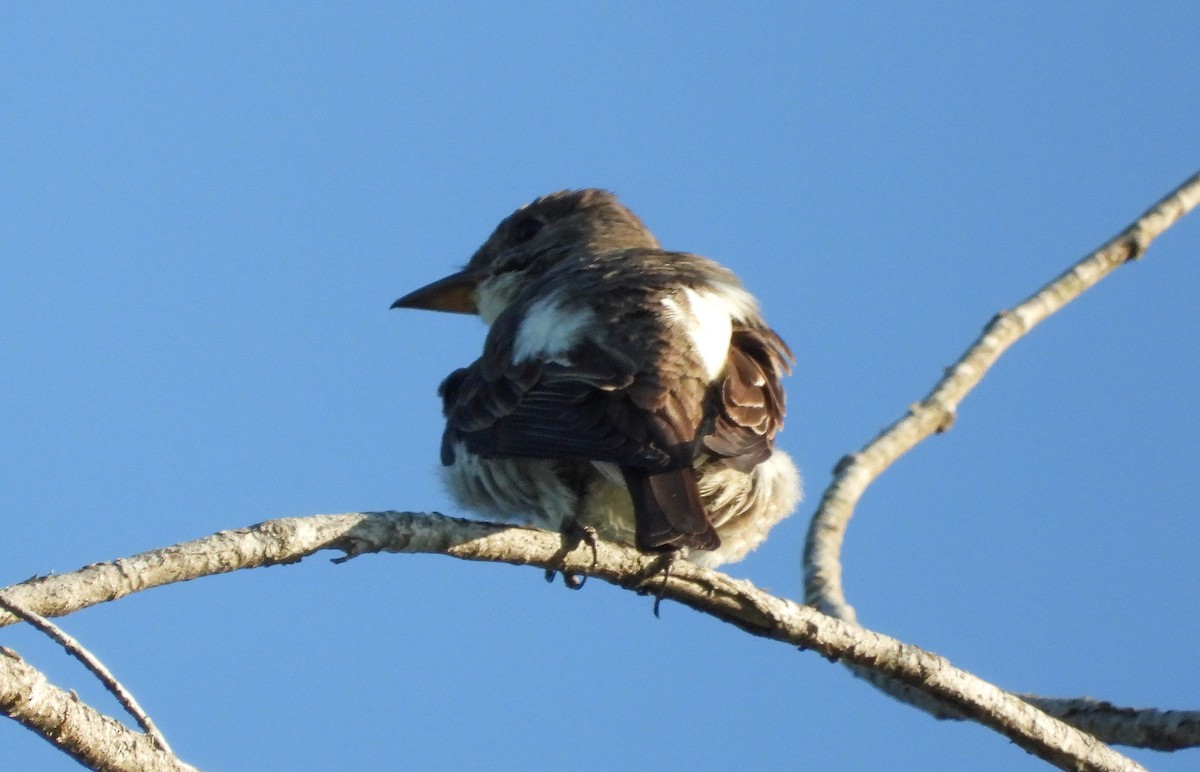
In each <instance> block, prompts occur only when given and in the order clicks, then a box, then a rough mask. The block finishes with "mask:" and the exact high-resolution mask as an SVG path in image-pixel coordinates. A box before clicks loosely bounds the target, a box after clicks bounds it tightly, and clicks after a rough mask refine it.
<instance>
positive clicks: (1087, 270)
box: [804, 174, 1200, 744]
mask: <svg viewBox="0 0 1200 772" xmlns="http://www.w3.org/2000/svg"><path fill="white" fill-rule="evenodd" d="M1198 203H1200V174H1196V175H1194V176H1192V177H1191V178H1190V179H1188V180H1187V181H1186V182H1184V183H1183V184H1182V185H1180V186H1179V187H1178V188H1176V189H1175V190H1174V191H1173V192H1172V193H1170V194H1169V195H1168V196H1166V197H1165V198H1163V199H1162V200H1161V201H1159V202H1158V203H1157V204H1155V205H1154V206H1153V207H1151V208H1150V209H1149V210H1148V211H1147V212H1146V213H1145V214H1143V215H1142V216H1141V217H1140V218H1138V220H1137V221H1136V222H1134V223H1133V224H1132V225H1130V226H1129V227H1128V228H1126V229H1125V230H1124V231H1123V232H1121V233H1120V234H1119V235H1118V236H1116V237H1115V238H1113V239H1112V240H1110V241H1109V242H1108V243H1106V244H1105V245H1104V246H1102V247H1100V248H1099V249H1097V250H1096V251H1095V252H1093V253H1091V254H1090V255H1088V256H1087V257H1085V258H1083V259H1082V260H1080V261H1079V262H1077V263H1076V264H1075V265H1073V266H1071V267H1070V268H1069V269H1067V270H1066V271H1065V272H1064V273H1063V274H1062V275H1060V276H1058V277H1057V278H1056V279H1054V281H1052V282H1050V283H1049V284H1047V285H1046V286H1045V287H1043V288H1042V289H1040V290H1038V291H1037V292H1036V293H1035V294H1034V295H1032V296H1031V297H1029V298H1027V299H1026V300H1025V301H1024V302H1022V303H1021V304H1020V305H1018V306H1016V307H1015V308H1012V309H1010V310H1008V311H1004V312H1001V313H999V314H997V315H996V316H995V318H993V319H992V321H991V322H990V323H989V324H988V325H987V327H985V328H984V330H983V334H982V335H981V336H980V337H979V338H978V339H977V340H976V341H975V343H974V344H973V345H972V346H971V347H970V348H969V349H968V350H967V352H966V353H965V354H963V355H962V357H961V358H960V359H959V360H958V361H957V362H955V363H954V364H953V365H952V366H951V367H949V368H948V369H947V370H946V373H945V376H944V377H943V378H942V379H941V380H940V381H939V382H938V383H937V385H936V386H934V388H933V390H932V391H931V392H929V394H928V395H927V396H926V397H925V398H924V399H923V400H921V402H919V403H918V404H916V405H913V406H911V407H910V408H909V409H908V413H907V414H906V415H905V416H904V417H902V418H900V419H899V420H898V421H896V422H895V423H893V424H892V425H891V426H889V427H888V428H887V429H885V430H884V431H883V432H882V433H881V434H879V436H877V437H876V438H875V439H873V440H871V442H870V443H868V444H867V445H866V447H864V448H863V449H862V450H860V451H859V452H858V453H854V454H852V455H849V456H846V457H845V458H843V459H842V460H841V461H840V462H839V463H838V465H837V467H836V468H835V469H834V478H833V481H832V482H831V483H830V484H829V487H828V488H826V490H825V493H824V495H823V496H822V498H821V503H820V506H818V507H817V511H816V513H815V514H814V515H813V519H812V522H811V523H810V525H809V530H808V537H807V539H806V543H805V548H804V587H805V599H806V600H807V602H808V603H810V604H812V605H814V606H816V607H817V608H819V609H821V610H822V611H824V612H825V613H827V614H830V615H832V616H835V617H837V618H839V619H843V620H846V621H850V622H853V621H856V619H857V617H856V615H855V613H854V608H853V607H852V606H851V605H850V604H849V603H848V602H847V601H846V596H845V591H844V590H843V587H842V564H841V549H842V543H843V541H844V539H845V534H846V528H847V526H848V525H849V523H850V518H851V517H852V516H853V514H854V508H855V506H856V505H857V504H858V500H859V499H860V498H861V497H862V495H863V493H864V492H865V491H866V489H867V486H869V485H870V484H871V483H872V482H873V481H874V480H875V479H876V478H877V477H878V476H879V475H881V474H882V473H883V471H884V470H885V469H887V468H888V467H889V466H891V464H892V462H894V461H895V460H896V459H898V458H899V457H900V456H901V455H903V454H904V453H906V452H908V451H909V450H910V449H912V448H913V447H914V446H915V445H916V444H917V443H919V442H921V441H922V440H924V439H925V438H927V437H929V436H930V435H931V434H935V433H939V432H943V431H945V430H947V429H949V428H950V425H951V424H952V423H953V422H954V417H955V413H956V411H957V410H958V405H959V403H961V402H962V400H963V399H964V398H965V397H966V396H967V394H968V393H970V391H971V390H972V389H973V388H975V386H976V385H977V384H978V383H979V381H980V380H981V379H982V378H983V376H984V374H986V373H987V371H988V370H989V369H990V368H991V366H992V365H993V364H995V362H996V361H997V360H998V359H999V358H1000V355H1001V354H1003V353H1004V352H1005V351H1006V350H1007V349H1008V347H1009V346H1011V345H1012V344H1013V343H1015V342H1016V341H1018V340H1019V339H1020V338H1022V337H1023V336H1024V335H1025V334H1027V333H1028V332H1029V331H1030V330H1032V329H1033V328H1034V327H1035V326H1037V324H1039V323H1040V322H1041V321H1042V320H1044V319H1046V318H1047V317H1048V316H1050V315H1051V314H1053V313H1055V312H1056V311H1058V310H1059V309H1061V308H1063V307H1064V306H1065V305H1066V304H1067V303H1069V302H1071V301H1072V300H1074V299H1075V298H1077V297H1079V295H1081V294H1082V293H1083V292H1084V291H1086V290H1087V289H1089V288H1090V287H1092V286H1094V285H1095V284H1096V283H1098V282H1099V281H1100V280H1101V279H1103V278H1104V277H1105V276H1107V275H1108V274H1110V273H1112V272H1113V271H1114V270H1116V269H1117V268H1118V267H1119V266H1121V265H1123V264H1124V263H1126V262H1128V261H1129V260H1133V259H1137V258H1139V257H1141V256H1142V254H1143V253H1144V252H1145V250H1146V248H1147V247H1148V246H1149V245H1150V242H1151V241H1153V240H1154V239H1155V238H1157V237H1158V236H1159V235H1160V234H1162V233H1163V232H1164V231H1165V230H1166V229H1167V228H1169V227H1171V225H1173V224H1174V223H1175V222H1176V221H1178V220H1179V218H1181V217H1183V215H1185V214H1187V213H1188V212H1189V211H1191V210H1192V209H1193V208H1195V207H1196V205H1197V204H1198ZM852 669H853V668H852ZM855 672H856V673H857V674H858V675H860V676H862V677H864V678H866V679H867V680H869V681H871V682H872V683H873V684H875V685H876V686H878V687H879V688H881V689H883V690H884V691H886V692H888V693H889V694H891V695H892V696H894V697H897V698H898V699H901V700H904V701H906V702H910V703H911V704H913V705H916V706H917V707H920V708H922V709H923V710H926V711H928V712H930V713H932V714H934V715H936V716H939V717H942V718H961V717H962V716H961V715H959V714H958V713H957V712H956V711H955V709H954V708H953V707H952V706H949V705H946V704H944V703H939V702H937V701H932V702H931V701H930V700H929V699H928V698H927V696H925V695H922V694H920V693H916V692H914V691H913V690H912V689H909V688H907V687H906V686H905V685H903V684H896V683H890V682H888V680H887V679H886V678H884V677H882V676H880V674H879V673H878V672H874V671H860V670H855ZM1044 704H1045V705H1046V706H1047V707H1048V708H1053V709H1054V710H1055V714H1056V715H1058V716H1060V717H1062V718H1064V719H1066V720H1068V721H1071V723H1075V721H1074V719H1075V718H1078V717H1080V716H1084V715H1092V711H1091V710H1090V708H1091V707H1092V706H1094V704H1095V703H1094V702H1091V703H1089V702H1087V701H1064V700H1046V701H1044ZM1060 711H1061V712H1060ZM1118 715H1124V716H1127V717H1128V720H1127V723H1128V722H1129V721H1131V722H1132V723H1133V724H1137V723H1139V722H1141V721H1142V720H1143V719H1142V718H1140V717H1139V714H1138V713H1137V712H1136V711H1130V710H1127V709H1123V708H1122V709H1116V712H1115V713H1113V714H1111V715H1110V718H1114V717H1115V716H1118ZM1175 715H1185V716H1189V718H1188V722H1190V723H1195V722H1196V720H1197V716H1198V715H1200V714H1197V713H1188V714H1180V713H1178V712H1176V713H1175ZM1145 720H1146V721H1152V720H1153V719H1152V717H1147V718H1146V719H1145ZM1108 725H1111V721H1109V722H1104V723H1103V724H1101V723H1094V724H1089V726H1090V727H1091V728H1092V729H1094V730H1095V731H1101V730H1102V729H1103V727H1104V726H1108ZM1100 736H1101V737H1102V738H1103V739H1106V740H1108V741H1110V742H1125V740H1124V739H1120V738H1126V737H1134V736H1137V732H1136V731H1134V730H1133V729H1132V727H1131V728H1130V729H1129V731H1127V732H1121V731H1112V732H1108V731H1104V732H1103V733H1102V734H1101V735H1100ZM1187 744H1193V743H1192V742H1189V743H1187Z"/></svg>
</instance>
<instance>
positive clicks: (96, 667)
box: [0, 593, 174, 755]
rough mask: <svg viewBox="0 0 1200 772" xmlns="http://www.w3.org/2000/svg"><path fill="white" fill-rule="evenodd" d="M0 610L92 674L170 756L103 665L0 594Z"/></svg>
mask: <svg viewBox="0 0 1200 772" xmlns="http://www.w3.org/2000/svg"><path fill="white" fill-rule="evenodd" d="M0 608H4V609H5V610H6V611H8V612H9V613H11V614H16V615H17V616H19V617H20V618H21V619H23V620H25V621H26V622H28V623H29V624H31V625H33V626H34V627H36V628H37V629H38V630H41V631H42V632H43V633H45V634H46V635H48V636H50V638H52V639H53V640H54V641H56V642H57V643H58V644H59V645H60V646H62V647H63V648H64V649H66V651H67V653H68V654H70V655H71V656H73V657H75V659H77V660H79V661H80V662H82V663H83V666H84V667H86V668H87V669H88V670H90V671H92V674H93V675H95V676H96V678H98V679H100V683H102V684H104V688H106V689H108V690H109V691H110V692H112V694H113V696H114V697H116V698H117V702H119V703H121V705H122V706H123V707H124V708H125V710H127V711H129V715H131V716H133V717H134V719H135V720H136V721H137V722H138V725H140V726H141V727H142V730H143V731H144V732H145V733H146V734H148V735H150V738H151V739H153V740H154V743H155V745H157V746H158V747H159V749H161V750H162V751H164V752H166V753H170V754H172V755H174V751H172V750H171V746H170V745H169V744H168V743H167V738H165V737H163V735H162V732H160V731H158V727H156V726H155V725H154V722H153V721H152V720H151V719H150V716H149V715H147V714H146V711H144V710H142V706H141V705H139V704H138V701H137V700H136V699H135V698H134V696H133V695H132V694H130V693H129V690H128V689H126V688H125V687H124V686H123V685H121V682H120V681H118V680H117V679H116V677H115V676H114V675H113V674H112V673H111V672H109V669H108V668H107V667H105V666H104V663H103V662H101V661H100V660H99V659H98V658H97V657H96V656H95V655H94V654H92V653H91V652H90V651H88V650H87V648H85V647H84V645H83V644H81V643H80V642H79V641H77V640H75V638H73V637H72V636H71V635H69V634H68V633H67V632H66V631H65V630H63V629H62V628H60V627H59V626H58V625H56V624H54V623H53V622H51V621H50V620H49V619H46V618H45V617H43V616H41V615H39V614H36V613H34V612H33V611H30V610H29V609H27V608H24V607H22V606H21V604H19V603H16V602H14V601H13V600H11V599H10V598H7V597H5V596H4V594H3V593H0Z"/></svg>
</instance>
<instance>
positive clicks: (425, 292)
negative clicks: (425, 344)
mask: <svg viewBox="0 0 1200 772" xmlns="http://www.w3.org/2000/svg"><path fill="white" fill-rule="evenodd" d="M485 275H486V273H485V272H483V271H478V270H463V271H459V272H458V273H452V274H450V275H449V276H447V277H446V278H444V279H438V280H437V281H435V282H433V283H432V284H426V285H425V286H424V287H422V288H421V289H419V290H414V291H413V292H410V293H408V294H407V295H405V296H404V297H402V298H400V299H399V300H397V301H396V302H395V303H392V308H423V309H425V310H428V311H449V312H451V313H455V314H477V313H479V306H478V305H477V304H476V303H475V288H476V287H477V286H479V282H481V281H483V278H484V276H485Z"/></svg>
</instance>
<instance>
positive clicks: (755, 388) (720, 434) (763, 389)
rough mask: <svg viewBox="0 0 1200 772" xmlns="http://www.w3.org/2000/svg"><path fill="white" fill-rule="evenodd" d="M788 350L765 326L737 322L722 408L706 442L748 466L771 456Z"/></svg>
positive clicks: (734, 461) (711, 448) (781, 407)
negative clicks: (745, 325) (749, 325)
mask: <svg viewBox="0 0 1200 772" xmlns="http://www.w3.org/2000/svg"><path fill="white" fill-rule="evenodd" d="M792 359H793V358H792V352H791V350H790V349H788V347H787V344H786V343H784V342H783V339H781V338H780V337H779V336H778V335H776V334H775V332H774V331H773V330H771V329H770V328H768V327H761V326H760V327H744V326H740V325H739V326H736V327H734V330H733V337H732V339H731V342H730V347H729V366H728V367H727V368H726V373H725V380H724V381H723V382H722V384H721V400H720V407H719V409H718V411H717V415H716V420H715V422H714V423H713V428H712V431H711V432H710V433H709V434H707V435H706V436H705V437H704V447H705V448H706V449H707V450H709V451H711V452H712V453H714V454H716V455H718V456H721V457H723V458H725V459H727V460H728V461H727V463H729V464H730V465H731V466H733V467H735V468H737V469H740V470H742V471H749V470H751V469H753V468H754V467H755V466H756V465H757V464H759V463H762V462H763V461H765V460H766V459H768V458H770V456H771V448H772V446H773V444H774V441H775V433H776V432H777V431H779V429H780V428H781V427H782V426H783V416H784V413H785V412H786V407H787V406H786V404H785V399H784V394H783V385H782V383H781V380H782V378H783V376H784V375H785V374H787V373H789V372H791V362H792Z"/></svg>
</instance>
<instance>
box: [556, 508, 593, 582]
mask: <svg viewBox="0 0 1200 772" xmlns="http://www.w3.org/2000/svg"><path fill="white" fill-rule="evenodd" d="M562 533H563V536H564V537H566V538H567V539H568V540H569V541H568V543H567V544H565V545H564V552H563V557H564V559H565V557H566V554H567V553H569V552H572V551H574V550H575V548H576V547H578V546H579V545H580V544H585V543H586V544H587V545H588V546H589V547H591V548H592V563H593V565H594V564H595V562H596V561H597V560H598V559H599V553H598V552H597V549H598V547H599V538H600V537H599V536H598V535H597V534H596V529H595V528H592V527H591V526H589V525H579V524H578V523H576V522H575V521H573V520H572V521H571V522H569V523H567V524H566V525H565V526H564V527H563V531H562ZM558 571H559V570H558V569H554V568H547V569H546V581H547V582H553V581H554V577H555V576H556V575H557V574H558ZM562 578H563V586H564V587H566V588H567V589H569V590H578V589H579V588H580V587H583V585H584V584H586V583H587V575H586V574H573V573H571V572H570V571H566V570H563V571H562Z"/></svg>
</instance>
